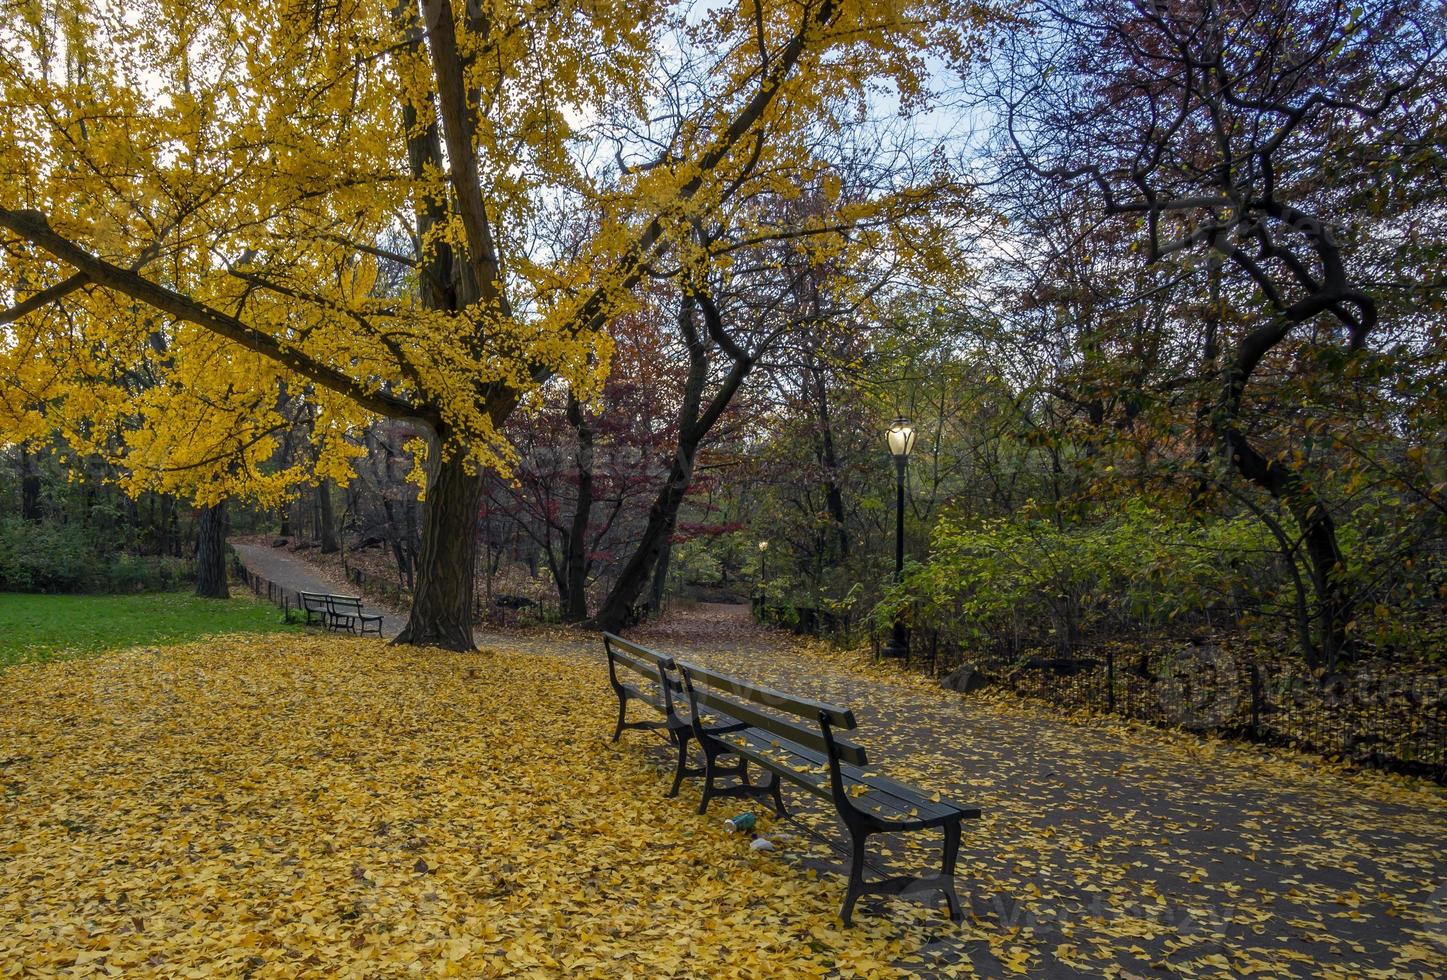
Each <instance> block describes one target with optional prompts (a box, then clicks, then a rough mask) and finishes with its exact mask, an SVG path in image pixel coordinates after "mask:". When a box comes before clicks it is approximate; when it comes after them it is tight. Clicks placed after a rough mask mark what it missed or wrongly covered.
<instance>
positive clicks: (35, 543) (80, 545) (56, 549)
mask: <svg viewBox="0 0 1447 980" xmlns="http://www.w3.org/2000/svg"><path fill="white" fill-rule="evenodd" d="M94 567H95V553H94V552H93V551H92V549H91V545H90V541H89V538H88V535H87V534H86V531H85V529H84V528H83V527H79V526H76V525H72V524H56V523H52V522H49V521H40V522H36V521H24V520H19V519H15V518H11V519H7V520H4V521H0V590H4V591H8V592H75V591H79V590H81V589H82V588H83V587H84V585H85V583H86V580H87V578H88V577H89V576H91V575H92V573H93V571H94Z"/></svg>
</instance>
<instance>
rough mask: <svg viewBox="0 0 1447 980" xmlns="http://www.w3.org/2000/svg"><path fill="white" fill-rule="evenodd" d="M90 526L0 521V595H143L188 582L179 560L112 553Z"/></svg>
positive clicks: (15, 519)
mask: <svg viewBox="0 0 1447 980" xmlns="http://www.w3.org/2000/svg"><path fill="white" fill-rule="evenodd" d="M108 545H109V542H106V541H104V540H101V539H98V537H97V535H96V534H95V532H94V529H93V528H87V527H85V526H82V525H80V524H68V523H61V522H57V521H26V520H21V519H19V518H4V519H0V592H147V591H155V590H158V589H168V588H176V587H178V586H180V585H181V584H183V583H184V582H186V581H187V580H188V579H189V576H190V571H189V567H188V563H187V562H186V561H184V560H182V559H180V558H172V557H155V556H141V555H131V554H125V553H117V552H115V551H114V550H112V549H111V548H110V547H108Z"/></svg>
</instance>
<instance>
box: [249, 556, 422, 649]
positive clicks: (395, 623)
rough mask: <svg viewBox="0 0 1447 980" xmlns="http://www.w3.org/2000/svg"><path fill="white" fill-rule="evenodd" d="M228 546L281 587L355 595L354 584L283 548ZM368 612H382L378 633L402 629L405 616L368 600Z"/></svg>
mask: <svg viewBox="0 0 1447 980" xmlns="http://www.w3.org/2000/svg"><path fill="white" fill-rule="evenodd" d="M231 547H232V548H233V549H234V550H235V551H236V554H237V555H238V556H240V558H241V563H242V564H243V565H245V566H246V567H247V568H248V569H250V570H251V571H252V572H254V573H255V574H257V575H260V576H261V577H262V578H266V579H270V580H271V581H273V582H275V583H276V584H277V585H279V586H281V587H282V588H284V589H290V590H291V591H293V592H327V593H330V594H332V595H356V594H357V587H356V586H354V585H348V584H347V583H345V582H343V581H341V580H340V579H338V578H335V577H333V576H332V575H329V574H328V573H327V572H326V571H324V570H323V569H320V568H317V566H315V565H313V564H311V563H310V562H307V561H303V560H302V559H300V558H297V557H296V556H295V555H293V554H291V553H289V552H287V551H286V550H285V549H283V548H267V547H264V546H262V545H255V544H242V543H240V542H236V541H233V542H231ZM365 605H366V608H367V610H368V612H372V611H378V612H381V613H382V636H383V637H384V638H386V639H389V640H390V639H391V638H392V637H394V636H396V635H397V634H398V633H400V632H402V627H403V626H405V625H406V624H407V617H406V615H404V614H401V613H398V612H396V611H394V610H390V609H384V608H382V607H381V606H379V605H377V604H376V603H375V602H371V601H368V602H367V603H366V604H365Z"/></svg>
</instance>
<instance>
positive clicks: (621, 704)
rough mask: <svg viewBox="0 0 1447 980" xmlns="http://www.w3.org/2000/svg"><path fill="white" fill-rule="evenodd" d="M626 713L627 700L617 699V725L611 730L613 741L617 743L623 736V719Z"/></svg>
mask: <svg viewBox="0 0 1447 980" xmlns="http://www.w3.org/2000/svg"><path fill="white" fill-rule="evenodd" d="M627 713H628V699H627V698H619V699H618V724H617V725H616V726H615V727H614V728H613V741H615V742H616V741H618V739H619V738H621V737H622V735H623V719H624V717H625V716H626V715H627Z"/></svg>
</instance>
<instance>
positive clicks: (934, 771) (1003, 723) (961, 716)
mask: <svg viewBox="0 0 1447 980" xmlns="http://www.w3.org/2000/svg"><path fill="white" fill-rule="evenodd" d="M256 550H258V551H261V552H262V555H261V556H258V558H257V560H258V561H259V562H262V561H268V560H269V564H266V565H258V566H253V567H256V568H257V570H258V571H260V572H261V573H262V574H267V575H268V577H273V576H272V575H271V573H269V572H267V571H265V570H263V569H264V568H266V567H269V568H271V569H272V571H274V572H275V573H276V575H278V576H288V575H290V576H293V577H291V578H284V579H277V580H279V581H285V582H286V584H287V585H288V586H289V587H302V586H300V585H294V584H292V583H294V582H302V581H306V579H305V578H304V570H305V569H306V567H307V566H306V565H305V563H303V562H300V561H298V560H296V559H294V558H289V557H288V556H285V555H280V554H277V553H275V552H272V553H270V554H266V553H265V549H256ZM243 557H244V558H246V560H248V562H249V561H250V560H251V559H250V558H247V557H246V556H243ZM397 625H400V624H397ZM630 636H631V637H633V638H634V639H636V640H637V641H638V642H641V643H645V644H647V645H650V646H652V647H654V648H656V649H660V650H664V651H667V652H669V653H673V654H676V655H679V656H681V657H685V658H691V659H695V660H698V661H701V662H704V663H707V664H709V665H712V666H715V667H717V668H720V669H723V670H726V671H728V672H731V673H735V674H738V675H740V676H742V677H746V678H751V679H756V680H759V681H762V682H764V683H766V684H769V685H772V686H775V687H779V688H781V689H783V690H787V691H791V692H796V693H799V694H804V695H808V696H812V697H816V698H819V699H821V700H826V701H832V702H835V703H841V704H845V705H848V706H850V707H852V708H853V709H854V710H855V712H856V714H857V716H858V717H859V719H860V731H859V740H860V741H861V742H863V743H864V744H865V746H866V747H867V749H868V750H869V752H870V756H871V759H872V760H875V761H876V762H877V764H878V768H879V769H880V770H881V771H884V772H887V773H889V774H891V775H893V776H896V777H897V778H902V779H905V780H906V781H911V782H915V783H918V784H920V785H922V786H925V787H929V788H935V789H939V790H942V791H943V792H945V793H946V794H948V795H951V796H953V797H955V798H957V799H960V800H962V801H965V802H968V803H971V804H975V805H978V806H980V807H981V808H982V809H983V810H984V814H985V815H984V818H983V819H982V820H980V821H979V822H977V823H976V824H975V825H974V826H973V827H971V828H969V830H968V832H967V836H966V841H965V846H964V848H963V850H962V853H961V859H960V869H959V870H960V876H959V880H960V886H961V895H962V897H964V896H966V895H968V896H969V897H968V899H967V901H968V905H969V909H970V920H969V923H968V924H967V926H966V927H965V929H964V930H963V931H962V932H960V933H956V932H954V931H952V930H948V929H942V930H941V938H940V940H939V948H938V949H936V950H934V954H935V955H934V962H935V963H936V964H938V965H940V966H941V967H942V968H944V967H946V965H947V964H950V963H955V964H957V965H958V966H957V968H958V969H959V970H961V971H967V970H968V969H969V968H970V967H973V968H974V969H976V970H978V971H980V972H981V973H983V974H985V975H987V976H997V975H1002V974H1004V973H1008V972H1013V966H1015V965H1018V966H1020V967H1021V968H1022V969H1024V970H1027V971H1028V973H1029V974H1030V975H1031V976H1046V977H1096V976H1107V975H1121V976H1152V975H1155V976H1159V975H1182V976H1299V977H1316V976H1338V977H1351V978H1358V977H1366V976H1384V977H1385V976H1393V977H1395V976H1418V975H1420V976H1436V975H1442V974H1443V973H1444V972H1447V937H1444V932H1443V916H1444V911H1447V887H1444V886H1443V884H1442V882H1443V877H1444V870H1447V869H1444V865H1443V860H1442V845H1443V842H1444V839H1447V808H1444V805H1443V804H1444V799H1447V798H1444V795H1443V793H1442V792H1441V791H1440V790H1438V789H1436V788H1433V787H1429V786H1426V785H1424V784H1418V783H1412V782H1409V781H1405V780H1401V779H1397V778H1394V777H1387V776H1382V775H1378V774H1352V773H1347V772H1342V771H1337V770H1334V769H1332V768H1330V767H1329V766H1328V765H1327V764H1325V763H1323V762H1321V761H1320V760H1313V759H1310V758H1305V757H1303V758H1297V757H1293V756H1290V755H1285V754H1276V755H1270V754H1265V753H1263V752H1261V751H1259V750H1257V749H1255V748H1252V747H1247V746H1234V745H1230V744H1225V743H1219V742H1212V741H1202V740H1200V739H1197V738H1195V737H1194V736H1190V735H1185V734H1177V733H1171V732H1162V731H1156V730H1151V729H1144V728H1137V727H1132V726H1126V725H1122V724H1117V723H1112V722H1107V721H1089V722H1076V721H1071V720H1067V719H1063V718H1060V717H1056V716H1053V715H1052V714H1050V713H1049V712H1048V711H1047V710H1046V709H1044V708H1040V707H1028V706H1020V705H1016V704H1012V703H994V702H991V701H990V700H988V699H984V698H979V697H975V698H966V697H962V696H960V695H956V694H953V693H950V692H945V691H942V690H940V689H939V688H938V687H936V686H934V685H933V684H932V683H930V682H928V681H927V680H925V679H924V678H921V677H918V676H916V675H911V674H907V673H905V672H904V671H902V670H901V669H899V668H898V667H896V666H894V665H890V666H879V665H871V664H869V663H868V662H867V661H866V660H863V659H861V658H859V657H857V656H855V655H851V654H845V653H839V652H835V651H830V650H827V649H825V648H823V647H819V646H812V645H807V644H800V643H797V642H795V641H794V640H793V638H791V637H788V636H786V635H784V634H780V633H778V632H775V631H772V630H765V629H762V628H760V627H758V626H756V625H754V624H753V622H752V620H751V619H750V618H749V617H748V612H747V608H746V607H727V606H723V607H720V606H712V605H706V606H698V607H694V608H692V609H689V610H685V611H682V612H680V613H678V614H676V615H674V616H671V617H669V618H667V619H665V620H664V621H662V622H660V623H656V624H651V625H649V626H647V627H644V628H640V629H638V630H634V631H632V632H631V633H630ZM476 639H477V642H478V645H479V646H480V647H482V648H484V649H494V650H514V651H519V652H527V653H533V654H551V655H559V654H561V655H567V656H570V657H575V658H579V659H582V660H585V661H587V662H589V663H591V664H592V665H593V667H594V671H595V673H594V675H593V676H594V678H595V683H594V685H593V687H591V688H590V689H589V690H586V691H579V692H578V696H579V697H580V698H589V699H592V698H610V697H611V694H610V693H609V692H608V690H607V687H606V682H605V679H604V665H603V658H602V653H601V646H600V644H599V641H598V637H597V635H596V634H593V633H588V632H584V631H580V630H573V629H564V628H556V629H539V630H532V631H524V632H517V631H508V632H504V631H496V630H485V631H484V630H480V631H479V632H478V633H477V634H476ZM625 744H628V745H631V746H633V747H635V749H636V750H639V751H645V752H650V753H653V754H654V755H655V756H656V757H657V759H658V764H659V766H660V770H662V769H663V767H664V766H666V765H667V758H666V756H667V753H666V752H665V751H663V747H662V746H661V745H660V744H659V743H657V741H656V740H650V739H648V738H647V737H646V736H645V735H640V734H636V733H630V734H629V735H628V736H626V737H625ZM659 780H660V783H659V787H660V792H662V790H663V789H664V788H665V787H666V785H667V780H666V779H665V777H664V775H663V773H662V772H660V776H659ZM686 792H689V791H687V790H686ZM692 792H696V790H692ZM786 795H787V796H788V799H789V803H790V806H791V808H794V809H796V811H798V812H799V813H800V815H801V824H800V825H795V824H791V823H786V822H782V821H777V822H776V821H771V820H766V821H765V829H766V832H767V833H769V834H772V835H774V836H776V837H777V838H779V839H780V841H781V843H784V845H785V848H784V849H785V851H788V850H790V848H789V847H788V841H789V840H790V839H791V838H795V837H799V836H800V835H805V836H807V835H812V834H816V833H822V834H824V835H825V836H826V837H829V838H831V839H833V840H835V841H838V839H839V836H838V831H837V830H836V829H835V828H834V827H833V823H834V821H833V815H832V813H830V812H828V810H827V809H826V806H825V805H823V804H821V802H820V801H814V800H812V799H810V798H805V797H803V796H802V795H801V794H798V793H789V794H786ZM728 809H729V807H728V806H727V805H726V804H725V805H724V806H720V807H719V819H722V818H723V816H725V815H726V813H725V811H726V810H728ZM924 836H925V835H923V834H916V835H910V837H908V838H905V839H902V840H888V839H886V840H884V841H883V842H882V845H883V853H882V854H881V856H880V858H879V859H877V860H876V861H875V864H876V865H877V866H878V867H881V868H886V867H898V868H901V869H903V868H906V867H907V868H912V869H918V868H920V867H921V866H922V865H927V864H928V863H929V862H931V861H932V860H934V854H935V853H936V852H935V850H934V846H935V845H934V842H933V841H928V842H926V841H925V840H923V838H924ZM781 859H782V858H781ZM810 866H812V867H814V868H816V869H817V870H819V871H821V872H824V873H828V874H831V875H837V874H838V873H839V872H840V871H841V870H842V866H841V864H840V862H838V861H829V860H824V861H818V860H811V862H810ZM861 910H862V912H861V914H860V918H861V920H863V921H868V919H869V918H870V917H871V916H876V917H880V921H884V920H886V919H887V918H888V917H890V916H897V915H904V914H923V910H919V911H918V912H910V910H909V909H908V907H907V906H906V903H904V902H903V901H900V900H896V901H893V902H889V903H882V902H878V901H875V902H869V901H866V902H864V903H861ZM930 914H934V913H930ZM949 970H950V972H954V968H949Z"/></svg>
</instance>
